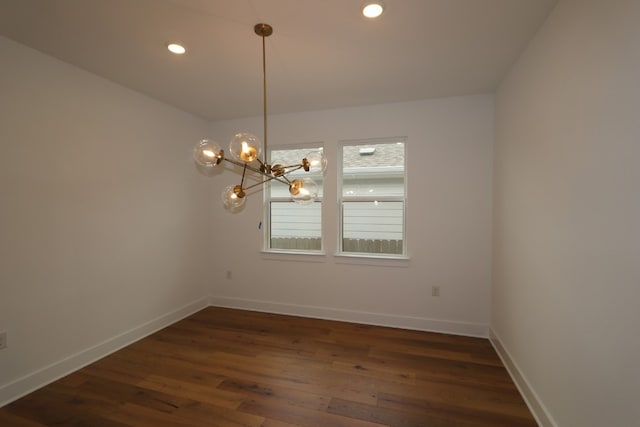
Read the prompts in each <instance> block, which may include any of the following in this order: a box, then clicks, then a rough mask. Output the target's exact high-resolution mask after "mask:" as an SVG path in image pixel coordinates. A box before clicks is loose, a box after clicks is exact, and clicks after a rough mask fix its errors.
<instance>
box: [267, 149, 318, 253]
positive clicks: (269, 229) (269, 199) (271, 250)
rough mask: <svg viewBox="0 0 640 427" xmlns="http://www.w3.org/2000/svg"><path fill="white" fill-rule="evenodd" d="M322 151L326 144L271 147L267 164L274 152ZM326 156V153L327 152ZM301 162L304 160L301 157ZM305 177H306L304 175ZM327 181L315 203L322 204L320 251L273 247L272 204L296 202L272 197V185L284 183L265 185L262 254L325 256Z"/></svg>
mask: <svg viewBox="0 0 640 427" xmlns="http://www.w3.org/2000/svg"><path fill="white" fill-rule="evenodd" d="M318 149H322V150H323V151H324V150H325V144H324V143H323V142H308V143H300V144H287V145H277V146H271V147H269V149H268V152H267V159H268V160H267V162H268V163H269V164H272V160H273V159H272V153H273V151H287V150H307V151H308V152H311V151H313V150H318ZM325 154H326V152H325ZM299 160H302V157H300V159H299ZM302 173H303V174H308V172H302ZM303 176H305V175H303ZM307 176H309V177H311V178H314V179H315V176H316V175H313V174H308V175H307ZM325 181H326V178H325V177H324V176H322V192H321V194H322V195H321V196H318V198H317V199H316V200H315V201H314V202H313V203H320V249H278V248H272V247H271V239H272V236H271V232H272V224H271V206H272V205H271V203H272V202H276V203H282V202H288V203H293V204H295V202H294V201H292V200H291V198H290V197H289V196H287V197H272V195H271V194H272V193H271V187H270V186H271V185H272V184H273V185H281V186H284V185H285V184H282V183H279V182H278V183H273V182H272V181H267V182H265V183H264V184H263V218H264V224H263V225H264V233H263V244H262V252H263V253H267V254H293V255H324V254H325V252H324V248H325V239H324V225H325V224H324V198H325V194H324V193H325V188H324V186H325Z"/></svg>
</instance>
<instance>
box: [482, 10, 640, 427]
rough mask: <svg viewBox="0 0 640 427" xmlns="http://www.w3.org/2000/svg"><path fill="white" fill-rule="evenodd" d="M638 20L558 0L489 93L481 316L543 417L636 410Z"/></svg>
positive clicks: (639, 355) (568, 420)
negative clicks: (485, 277)
mask: <svg viewBox="0 0 640 427" xmlns="http://www.w3.org/2000/svg"><path fill="white" fill-rule="evenodd" d="M639 24H640V2H638V1H637V0H562V1H561V2H560V3H559V5H558V6H557V8H556V9H555V10H554V12H553V13H552V14H551V16H550V17H549V19H548V20H547V22H546V23H545V25H544V26H543V27H542V29H541V30H540V32H539V33H538V35H537V36H536V38H535V39H534V40H533V42H532V43H531V45H530V46H529V48H528V49H527V50H526V51H525V53H524V54H523V55H522V57H521V58H520V59H519V61H518V62H517V64H516V65H515V66H514V67H513V69H512V70H511V72H510V73H509V75H508V76H507V78H506V79H505V80H504V81H503V83H502V84H501V86H500V89H499V91H498V94H497V101H496V103H497V109H496V120H497V125H496V147H495V205H494V211H495V220H494V230H495V233H494V277H493V301H492V303H493V309H492V321H491V324H492V330H493V331H494V332H495V335H496V340H497V343H498V346H499V347H500V346H501V347H502V348H504V349H505V354H506V355H507V357H508V359H510V361H511V362H512V363H514V364H515V368H516V374H517V375H516V376H520V377H521V385H522V386H523V388H524V390H525V393H526V394H529V395H530V396H529V397H530V399H533V400H537V403H536V402H534V403H536V405H534V406H537V405H538V404H539V405H540V406H541V407H540V408H539V411H538V413H539V415H540V419H541V423H542V425H557V426H563V427H573V426H580V427H587V426H610V427H628V426H631V425H638V420H640V405H638V402H637V399H638V396H640V369H639V368H638V361H639V360H640V339H638V337H639V336H640V335H639V331H640V305H639V303H638V301H640V190H639V189H640V167H639V164H640V120H639V119H640V115H639V114H640V113H639V112H640V48H639V47H640V25H639ZM536 398H537V399H536ZM545 410H546V414H545V413H544V412H545Z"/></svg>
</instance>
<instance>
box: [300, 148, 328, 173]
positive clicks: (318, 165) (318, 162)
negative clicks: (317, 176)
mask: <svg viewBox="0 0 640 427" xmlns="http://www.w3.org/2000/svg"><path fill="white" fill-rule="evenodd" d="M305 158H306V159H307V160H308V161H309V172H311V173H322V174H324V172H325V171H326V170H327V158H326V156H325V155H324V151H322V150H317V151H312V152H311V153H309V154H307V155H306V156H305Z"/></svg>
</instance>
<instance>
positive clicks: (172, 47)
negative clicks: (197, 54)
mask: <svg viewBox="0 0 640 427" xmlns="http://www.w3.org/2000/svg"><path fill="white" fill-rule="evenodd" d="M167 49H169V52H172V53H175V54H176V55H183V54H184V53H185V52H186V51H187V49H185V48H184V46H182V45H179V44H176V43H169V44H168V45H167Z"/></svg>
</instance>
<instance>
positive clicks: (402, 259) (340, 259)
mask: <svg viewBox="0 0 640 427" xmlns="http://www.w3.org/2000/svg"><path fill="white" fill-rule="evenodd" d="M334 257H335V259H336V263H338V264H355V265H373V266H376V267H403V268H406V267H409V264H410V262H411V260H410V259H409V257H407V256H389V255H374V254H361V253H353V254H349V253H344V252H343V253H339V254H335V255H334Z"/></svg>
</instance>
